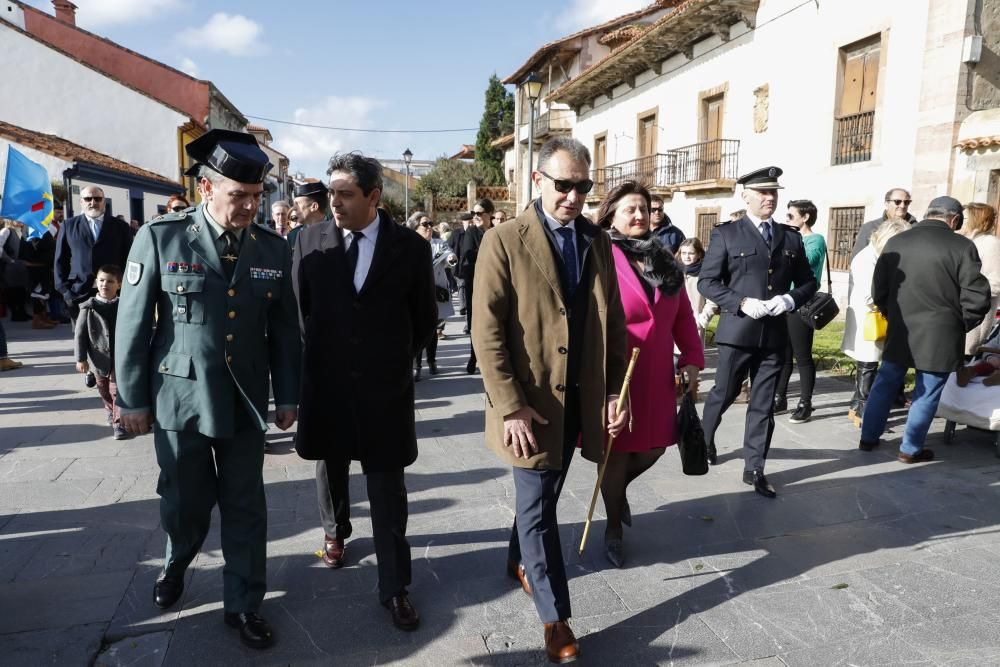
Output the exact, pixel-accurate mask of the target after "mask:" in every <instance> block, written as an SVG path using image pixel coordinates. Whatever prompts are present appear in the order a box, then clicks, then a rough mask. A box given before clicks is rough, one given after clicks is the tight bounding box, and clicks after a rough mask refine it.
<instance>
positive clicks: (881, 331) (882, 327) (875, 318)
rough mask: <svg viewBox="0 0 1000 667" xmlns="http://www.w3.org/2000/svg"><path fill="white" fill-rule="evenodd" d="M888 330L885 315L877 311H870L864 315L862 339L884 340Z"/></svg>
mask: <svg viewBox="0 0 1000 667" xmlns="http://www.w3.org/2000/svg"><path fill="white" fill-rule="evenodd" d="M888 329H889V321H888V320H887V319H885V315H883V314H882V313H880V312H879V311H877V310H870V311H868V312H867V313H865V323H864V332H863V333H864V337H865V340H868V341H872V342H874V341H879V340H882V339H883V338H885V332H886V331H887V330H888Z"/></svg>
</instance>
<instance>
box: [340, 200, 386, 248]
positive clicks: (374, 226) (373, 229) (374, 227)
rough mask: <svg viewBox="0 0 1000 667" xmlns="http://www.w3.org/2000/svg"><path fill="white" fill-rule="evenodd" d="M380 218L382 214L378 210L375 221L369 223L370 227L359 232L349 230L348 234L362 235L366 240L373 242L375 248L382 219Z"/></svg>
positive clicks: (358, 230)
mask: <svg viewBox="0 0 1000 667" xmlns="http://www.w3.org/2000/svg"><path fill="white" fill-rule="evenodd" d="M380 216H381V213H379V212H378V209H376V210H375V219H374V220H372V221H371V222H369V223H368V226H366V227H363V228H362V229H357V230H353V231H351V230H347V233H348V234H361V236H364V237H365V238H366V239H368V240H369V241H371V242H372V245H373V246H374V245H375V241H376V240H377V239H378V229H379V226H380V225H379V223H380V222H381V217H380ZM351 238H352V239H353V238H354V237H353V236H351Z"/></svg>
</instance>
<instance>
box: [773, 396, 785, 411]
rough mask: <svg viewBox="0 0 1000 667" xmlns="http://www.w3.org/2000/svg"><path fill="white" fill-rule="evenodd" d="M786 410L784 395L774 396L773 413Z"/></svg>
mask: <svg viewBox="0 0 1000 667" xmlns="http://www.w3.org/2000/svg"><path fill="white" fill-rule="evenodd" d="M787 411H788V399H787V398H785V397H784V396H778V395H777V394H775V396H774V414H776V415H780V414H781V413H782V412H787Z"/></svg>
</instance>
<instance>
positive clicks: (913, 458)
mask: <svg viewBox="0 0 1000 667" xmlns="http://www.w3.org/2000/svg"><path fill="white" fill-rule="evenodd" d="M899 460H900V461H901V462H903V463H926V462H927V461H933V460H934V452H933V451H931V450H930V449H928V448H926V447H924V448H923V449H921V450H920V451H919V452H917V453H916V454H906V453H904V452H900V453H899Z"/></svg>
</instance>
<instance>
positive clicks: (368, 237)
mask: <svg viewBox="0 0 1000 667" xmlns="http://www.w3.org/2000/svg"><path fill="white" fill-rule="evenodd" d="M378 228H379V214H378V212H377V211H376V212H375V219H374V220H372V221H371V222H369V223H368V226H367V227H365V228H364V229H359V230H357V231H354V232H345V233H344V252H347V251H348V250H350V248H351V244H353V243H355V242H357V240H358V239H357V236H356V235H358V234H360V235H361V236H363V237H364V238H365V240H364V243H362V244H361V245H359V246H358V265H357V266H356V267H354V290H355V291H356V292H361V288H362V287H364V284H365V280H366V279H367V278H368V270H369V269H371V268H372V258H373V257H374V256H375V242H376V241H377V240H378Z"/></svg>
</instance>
